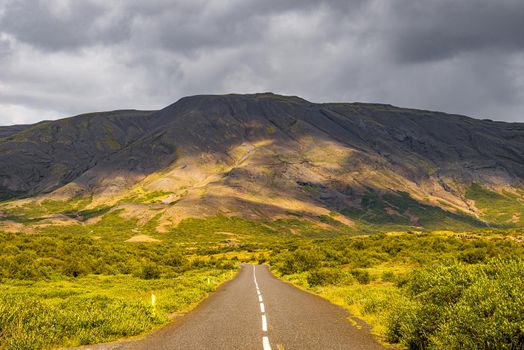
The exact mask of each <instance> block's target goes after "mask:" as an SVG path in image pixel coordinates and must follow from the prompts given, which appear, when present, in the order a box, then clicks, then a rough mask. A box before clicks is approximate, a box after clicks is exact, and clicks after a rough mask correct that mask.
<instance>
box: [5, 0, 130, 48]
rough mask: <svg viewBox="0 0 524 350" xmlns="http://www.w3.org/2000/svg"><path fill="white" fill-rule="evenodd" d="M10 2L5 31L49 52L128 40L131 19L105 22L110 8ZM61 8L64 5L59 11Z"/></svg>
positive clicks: (90, 4)
mask: <svg viewBox="0 0 524 350" xmlns="http://www.w3.org/2000/svg"><path fill="white" fill-rule="evenodd" d="M51 4H53V1H44V0H15V1H9V2H8V3H7V6H6V10H5V13H4V14H3V16H2V18H1V20H2V22H1V29H2V30H3V31H4V32H6V33H8V34H11V35H12V36H14V37H15V38H17V39H18V40H20V41H22V42H25V43H28V44H31V45H34V46H36V47H38V48H41V49H45V50H51V51H52V50H63V49H74V48H80V47H83V46H86V45H94V44H106V43H115V42H118V41H121V40H123V39H125V38H127V37H128V35H129V25H130V22H129V21H128V19H127V18H125V16H124V18H104V16H106V15H107V14H108V13H107V8H105V7H104V6H101V5H100V4H97V3H95V2H91V1H63V2H55V4H56V5H55V8H53V6H52V5H51ZM58 4H62V5H61V6H62V8H59V5H58Z"/></svg>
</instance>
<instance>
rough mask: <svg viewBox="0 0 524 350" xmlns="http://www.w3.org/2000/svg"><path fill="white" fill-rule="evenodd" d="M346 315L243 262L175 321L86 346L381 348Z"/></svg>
mask: <svg viewBox="0 0 524 350" xmlns="http://www.w3.org/2000/svg"><path fill="white" fill-rule="evenodd" d="M348 316H349V315H348V313H347V312H346V311H345V310H344V309H343V308H341V307H339V306H336V305H333V304H331V303H329V302H328V301H326V300H324V299H322V298H320V297H317V296H315V295H312V294H309V293H307V292H304V291H301V290H300V289H297V288H295V287H293V286H291V285H290V284H288V283H285V282H283V281H281V280H279V279H278V278H276V277H275V276H274V275H273V274H272V273H271V272H270V271H269V270H268V268H267V266H265V265H243V266H242V269H241V271H240V272H239V274H238V275H237V276H236V277H235V278H234V279H233V280H231V281H229V282H227V283H226V284H224V285H223V286H222V287H220V288H219V289H218V290H217V291H216V292H215V293H214V294H212V295H211V296H210V297H209V298H208V299H206V300H205V301H203V302H202V303H201V304H200V305H199V306H198V307H197V308H196V309H195V310H194V311H192V312H191V313H189V314H187V315H186V316H184V317H182V318H181V319H180V320H179V321H177V322H175V323H172V324H170V325H168V326H166V327H163V328H161V329H159V330H157V331H155V332H152V333H151V334H149V335H147V336H146V337H145V338H144V339H141V340H136V341H129V342H122V343H111V344H105V345H97V346H93V347H88V348H87V349H96V350H146V349H147V350H152V349H154V350H168V349H169V350H172V349H185V350H188V349H191V350H193V349H195V350H222V349H223V350H231V349H239V350H251V349H253V350H271V349H272V350H292V349H297V350H298V349H300V350H308V349H315V350H329V349H333V350H334V349H351V350H378V349H384V347H383V346H382V345H380V344H379V343H378V342H377V341H376V340H375V339H374V338H373V336H372V335H371V334H370V333H369V330H367V329H366V327H355V326H353V325H352V324H350V323H349V322H348V320H347V318H348ZM84 349H86V348H84Z"/></svg>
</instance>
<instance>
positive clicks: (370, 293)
mask: <svg viewBox="0 0 524 350" xmlns="http://www.w3.org/2000/svg"><path fill="white" fill-rule="evenodd" d="M523 241H524V236H523V235H522V233H521V232H519V231H512V232H510V231H504V230H497V231H480V232H476V233H474V232H470V233H462V234H458V233H451V232H434V233H411V234H410V233H392V234H378V235H369V236H355V237H343V238H337V239H331V240H310V241H302V242H300V243H297V242H295V243H294V244H289V245H287V246H286V245H284V246H281V247H279V248H277V249H275V250H274V251H273V255H272V256H271V259H270V261H271V266H272V268H273V270H274V271H275V272H276V273H277V274H278V275H280V276H281V277H283V278H284V279H287V280H289V281H291V282H292V283H294V284H296V285H298V286H300V287H301V288H305V289H307V290H310V291H312V292H314V293H316V294H318V295H320V296H322V297H324V298H326V299H328V300H330V301H332V302H334V303H336V304H338V305H341V306H343V307H345V308H347V309H348V310H349V311H350V312H351V313H352V314H353V315H354V316H357V317H359V318H361V319H364V320H365V321H367V322H368V323H369V324H371V325H372V326H373V327H374V328H373V332H374V333H375V334H377V335H378V336H379V337H380V338H381V339H382V341H384V342H388V343H396V344H399V345H400V346H401V348H406V349H521V348H522V347H523V346H524V260H523V259H524V245H523V244H522V242H523Z"/></svg>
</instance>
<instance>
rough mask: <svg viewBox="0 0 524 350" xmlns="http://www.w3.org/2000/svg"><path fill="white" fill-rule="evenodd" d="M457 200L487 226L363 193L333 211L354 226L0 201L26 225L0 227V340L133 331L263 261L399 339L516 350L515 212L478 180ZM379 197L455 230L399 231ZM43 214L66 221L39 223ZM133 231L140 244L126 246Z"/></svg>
mask: <svg viewBox="0 0 524 350" xmlns="http://www.w3.org/2000/svg"><path fill="white" fill-rule="evenodd" d="M163 195H165V194H164V193H155V194H154V196H153V197H151V198H150V197H147V200H156V198H157V197H158V196H163ZM467 195H468V198H470V199H471V200H474V201H475V203H476V205H477V207H478V208H479V209H480V210H482V211H483V214H484V216H485V217H487V218H489V220H490V221H491V222H496V223H498V226H499V228H497V229H486V228H479V227H480V226H478V227H477V223H478V222H477V221H475V220H474V219H472V218H469V217H465V216H454V215H451V216H450V214H449V213H443V211H442V210H441V209H438V208H435V207H431V206H426V205H421V204H419V203H418V202H416V201H414V200H413V199H411V198H410V197H409V196H407V195H405V194H402V193H398V194H395V195H391V196H389V197H377V196H376V195H375V194H373V193H369V195H367V196H365V198H364V199H363V203H362V208H363V210H357V209H352V210H350V211H347V212H343V213H342V214H344V215H346V216H347V217H350V218H352V219H355V220H358V222H359V224H358V225H357V228H358V230H357V228H355V227H353V228H349V227H347V226H344V225H341V224H340V223H339V222H338V221H335V220H334V219H333V217H332V216H330V215H323V216H322V217H319V218H318V219H319V222H321V223H322V224H321V225H318V223H314V222H312V221H307V220H303V217H301V215H300V213H290V215H289V216H290V217H288V218H282V219H278V220H273V221H269V220H265V221H264V220H260V221H250V220H246V219H242V218H236V217H226V216H223V215H218V216H215V217H209V218H205V219H185V220H183V221H182V222H181V223H180V224H179V225H178V226H177V227H175V228H171V229H168V230H167V231H165V232H162V233H160V232H157V230H156V226H157V224H158V219H159V217H158V216H156V217H154V218H153V219H152V220H150V221H149V222H146V223H144V222H142V223H139V221H138V220H134V219H131V220H130V219H125V218H124V217H123V216H122V210H114V209H111V208H107V207H103V206H102V207H97V208H92V209H87V207H86V204H87V203H88V201H87V200H85V199H80V198H77V199H73V200H71V201H68V202H67V203H64V202H56V201H43V202H41V203H29V204H27V205H24V206H21V207H9V208H8V209H4V210H3V217H0V220H4V221H9V222H15V223H16V224H21V225H23V227H24V228H28V229H29V230H28V231H27V232H25V233H22V232H17V233H7V232H1V230H0V349H51V348H57V347H63V346H76V345H83V344H92V343H99V342H106V341H111V340H115V339H119V338H122V337H129V336H136V335H140V334H144V333H145V332H148V331H150V330H152V329H154V328H155V327H158V326H160V325H162V324H165V323H166V322H168V321H169V319H170V317H171V316H172V315H173V314H176V313H180V312H185V311H188V310H190V309H191V308H193V307H194V306H195V305H196V304H197V303H198V302H199V301H201V300H202V299H204V298H205V297H206V296H207V295H208V293H209V292H211V291H213V290H215V289H216V288H217V286H219V285H220V284H221V283H222V282H224V281H226V280H228V279H230V278H232V277H233V276H234V275H235V273H236V271H237V269H238V266H239V264H240V263H242V262H259V263H267V264H269V265H270V266H271V268H272V270H273V271H274V272H275V273H276V274H277V275H279V276H281V277H282V278H284V279H286V280H288V281H290V282H292V283H294V284H296V285H298V286H300V287H301V288H304V289H307V290H310V291H312V292H314V293H316V294H318V295H320V296H322V297H324V298H326V299H328V300H331V301H332V302H334V303H336V304H339V305H342V306H343V307H345V308H347V309H348V310H350V311H351V313H352V314H353V315H354V316H355V317H359V318H362V319H364V320H365V321H367V322H368V323H370V324H371V325H372V326H373V332H374V333H375V334H376V335H377V336H379V337H380V338H381V340H382V341H384V342H388V343H393V344H397V346H398V347H399V348H405V349H423V350H426V349H472V350H473V349H508V350H509V349H521V348H523V347H524V316H523V315H524V295H523V291H524V263H523V259H524V235H523V231H522V230H520V229H516V228H510V226H511V225H509V224H508V223H509V222H510V221H511V222H512V223H513V224H518V222H519V221H518V220H521V216H519V213H518V211H519V210H521V209H520V205H521V202H520V199H519V198H520V197H515V196H514V195H513V194H510V193H504V194H497V193H494V192H490V191H489V190H487V189H484V188H482V187H479V186H472V188H471V189H470V190H469V191H468V194H467ZM136 200H137V201H142V200H143V198H142V197H140V198H138V199H136ZM386 205H388V206H391V205H394V207H395V208H397V210H398V212H399V213H404V212H409V213H412V214H413V213H414V214H420V215H419V216H420V217H421V218H422V220H425V222H424V224H425V225H426V226H427V227H432V225H435V227H436V226H438V225H443V224H444V225H447V224H449V226H450V227H452V228H453V229H454V230H455V231H456V232H452V231H429V229H426V231H425V232H422V231H413V230H407V229H406V227H407V226H406V225H409V224H410V223H409V222H408V221H409V220H407V219H406V218H405V217H402V216H398V215H390V214H387V212H386V211H385V210H384V208H385V206H386ZM506 211H511V212H512V213H516V214H512V215H511V216H508V215H506V214H504V212H506ZM421 213H424V215H422V214H421ZM0 214H1V213H0ZM53 215H58V216H66V217H69V218H75V220H77V221H76V222H75V223H73V224H68V225H61V226H59V225H45V224H44V225H42V223H45V220H46V217H50V216H53ZM333 215H339V214H337V213H334V214H333ZM91 218H96V220H94V221H93V222H89V221H88V220H89V219H91ZM88 222H89V223H88ZM481 226H482V225H481ZM360 229H361V230H362V231H360V232H359V230H360ZM394 230H398V231H399V232H390V231H394ZM361 233H368V234H361ZM137 235H142V236H145V237H146V238H147V240H146V241H140V240H139V241H138V242H133V241H129V240H130V239H132V238H133V237H136V236H137ZM151 294H155V296H156V300H157V301H156V305H155V306H153V305H152V304H151Z"/></svg>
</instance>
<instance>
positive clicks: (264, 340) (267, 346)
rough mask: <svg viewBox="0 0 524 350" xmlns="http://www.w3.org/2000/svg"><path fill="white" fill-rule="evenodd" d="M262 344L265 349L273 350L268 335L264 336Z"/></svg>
mask: <svg viewBox="0 0 524 350" xmlns="http://www.w3.org/2000/svg"><path fill="white" fill-rule="evenodd" d="M262 346H263V347H264V350H271V344H269V338H268V337H262Z"/></svg>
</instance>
